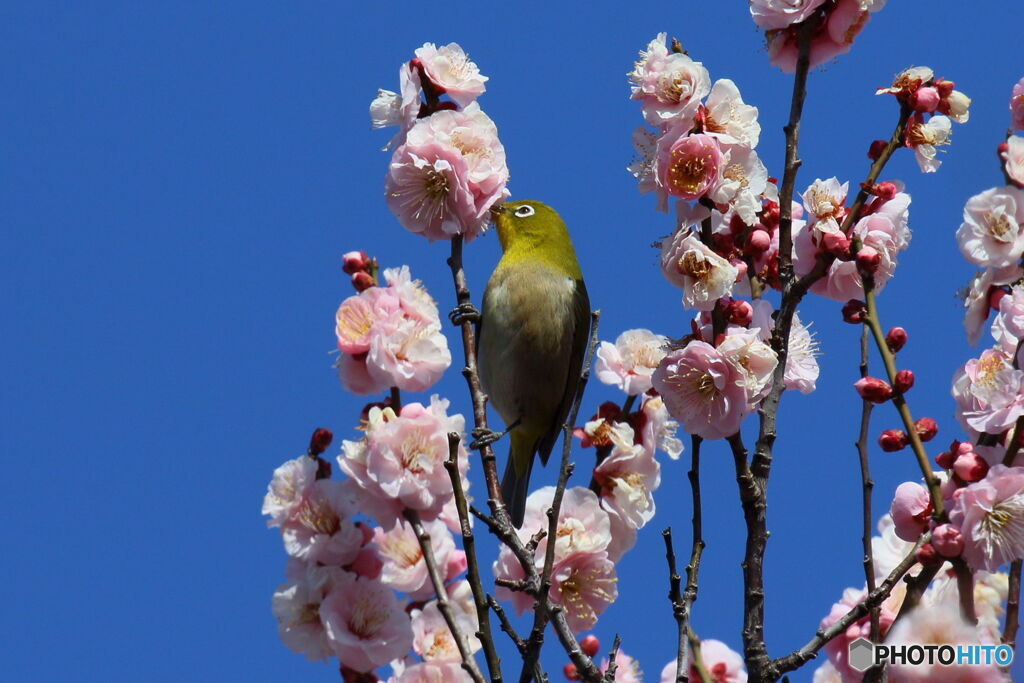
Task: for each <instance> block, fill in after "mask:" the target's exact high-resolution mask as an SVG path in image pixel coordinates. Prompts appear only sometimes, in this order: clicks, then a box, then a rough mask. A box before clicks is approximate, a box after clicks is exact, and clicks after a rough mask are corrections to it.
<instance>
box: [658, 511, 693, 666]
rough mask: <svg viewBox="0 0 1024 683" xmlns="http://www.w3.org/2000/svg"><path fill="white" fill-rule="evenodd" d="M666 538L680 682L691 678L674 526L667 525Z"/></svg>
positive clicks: (664, 536)
mask: <svg viewBox="0 0 1024 683" xmlns="http://www.w3.org/2000/svg"><path fill="white" fill-rule="evenodd" d="M661 536H662V538H663V539H665V561H666V562H667V563H668V599H669V602H670V603H671V604H672V616H674V617H675V619H676V626H677V627H678V629H679V639H678V643H677V646H676V678H675V680H676V681H677V682H680V683H686V682H687V681H688V680H689V677H688V676H687V673H686V672H687V671H688V670H689V666H690V664H689V662H688V661H687V660H688V659H689V658H688V657H687V654H688V653H687V648H686V614H685V611H684V608H683V596H682V593H681V591H680V584H681V583H682V581H683V578H682V577H681V576H679V572H678V571H676V551H675V549H674V548H673V547H672V527H667V528H665V529H664V530H663V531H662V532H661Z"/></svg>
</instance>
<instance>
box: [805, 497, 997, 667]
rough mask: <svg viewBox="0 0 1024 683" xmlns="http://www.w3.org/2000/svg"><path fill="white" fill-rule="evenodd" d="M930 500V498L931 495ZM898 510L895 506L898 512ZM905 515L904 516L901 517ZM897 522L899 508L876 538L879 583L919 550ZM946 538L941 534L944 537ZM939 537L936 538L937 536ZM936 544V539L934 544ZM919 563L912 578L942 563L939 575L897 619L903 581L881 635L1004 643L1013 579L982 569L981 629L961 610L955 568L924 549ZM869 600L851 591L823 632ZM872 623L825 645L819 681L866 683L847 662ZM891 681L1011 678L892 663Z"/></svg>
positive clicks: (884, 613)
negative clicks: (926, 566) (1004, 621)
mask: <svg viewBox="0 0 1024 683" xmlns="http://www.w3.org/2000/svg"><path fill="white" fill-rule="evenodd" d="M925 497H926V498H927V494H926V496H925ZM895 507H897V506H896V504H895V503H894V508H895ZM900 514H901V515H902V514H903V513H902V512H901V513H900ZM902 523H903V522H902V521H897V514H896V511H895V509H894V511H893V514H892V516H890V515H885V516H884V517H882V519H881V520H879V522H878V531H879V535H878V536H875V537H874V538H872V539H871V549H872V555H873V558H874V570H875V581H876V583H881V582H882V581H883V580H884V579H885V578H886V576H887V575H888V574H889V573H890V572H891V571H892V570H893V568H894V567H895V566H896V565H897V564H899V562H900V561H901V560H902V559H903V558H904V557H906V555H907V554H908V553H910V552H912V551H913V549H914V541H916V540H917V535H915V536H914V538H913V540H907V536H908V534H907V533H906V531H907V530H906V529H904V528H902V527H901V524H902ZM941 535H942V534H941V533H940V534H939V536H941ZM933 538H935V536H934V535H933ZM933 543H934V541H933ZM918 559H919V560H920V562H919V563H917V564H914V565H913V566H912V567H911V569H910V571H909V575H910V576H916V575H918V574H919V573H920V572H921V571H922V570H923V569H924V564H931V565H934V564H936V563H938V564H940V565H941V567H939V572H938V577H937V578H936V579H935V580H934V581H932V583H931V585H930V586H929V587H928V589H927V590H926V591H925V593H924V595H923V596H922V597H921V600H920V602H919V603H918V605H917V606H916V607H915V608H914V609H913V610H912V611H911V612H910V613H909V614H908V615H906V617H905V618H902V619H900V621H899V622H898V623H896V624H895V626H894V625H893V624H894V622H895V621H896V615H897V614H898V613H899V611H900V608H901V607H902V605H903V602H904V600H905V599H906V596H907V587H906V584H905V583H903V582H900V583H899V584H898V585H897V586H896V588H895V589H894V590H893V592H892V593H891V594H890V595H889V597H888V598H887V599H886V600H885V601H884V602H883V603H882V605H881V609H880V612H879V631H880V633H881V635H882V637H883V638H884V639H885V642H886V643H888V644H894V645H901V644H912V643H943V644H950V645H958V644H963V645H973V644H978V645H996V644H998V643H999V642H1000V637H1001V633H1000V623H999V622H1000V616H1001V615H1002V612H1003V607H1002V605H1003V603H1004V602H1005V601H1006V597H1007V590H1008V577H1007V574H1006V573H1004V572H989V571H985V570H979V571H976V572H975V574H974V596H973V597H974V606H975V612H976V616H977V619H978V623H977V625H971V624H969V623H968V622H967V621H965V620H964V618H963V616H962V615H961V612H960V600H959V592H958V589H957V583H956V577H955V575H954V573H953V570H952V568H951V566H950V565H949V564H948V563H947V562H946V561H945V559H944V558H943V557H942V556H937V555H936V553H935V551H934V549H930V548H929V547H928V546H925V547H923V549H922V550H920V551H919V553H918ZM866 596H867V588H866V587H865V588H862V589H859V590H858V589H856V588H848V589H846V590H845V591H843V595H842V598H841V599H840V600H839V601H838V602H836V603H835V604H834V605H833V606H832V609H831V611H830V612H829V614H828V615H827V616H826V617H825V618H824V619H822V621H821V624H820V628H822V629H826V628H828V627H830V626H832V625H833V624H835V623H836V622H837V621H839V619H841V618H842V617H843V615H845V614H846V613H847V612H848V611H849V610H850V609H851V608H853V607H855V606H856V605H857V604H858V603H860V602H862V601H863V600H864V598H865V597H866ZM869 634H870V620H869V618H868V617H864V618H862V619H860V620H859V621H857V622H855V623H854V624H853V625H852V626H850V627H849V628H847V629H846V630H845V631H843V632H842V633H840V634H839V636H838V637H836V638H834V639H832V640H831V641H829V643H828V644H826V645H825V653H826V654H827V655H828V661H826V662H825V663H824V664H823V665H822V666H821V667H819V668H818V670H817V671H815V673H814V681H815V683H840V682H842V683H853V682H855V681H860V680H861V679H862V678H863V676H864V674H863V672H858V671H856V670H854V669H853V668H852V667H851V666H850V663H849V661H848V659H847V656H848V652H849V647H850V643H852V642H853V641H855V640H857V639H858V638H868V637H869ZM887 673H888V680H890V681H894V683H911V682H915V683H916V682H923V681H936V682H938V681H950V682H951V683H952V682H953V681H967V680H969V681H992V682H993V683H995V682H1002V681H1006V680H1007V679H1006V676H1005V674H1004V673H1003V672H1002V671H1000V669H999V667H998V666H995V665H994V664H993V665H988V666H950V667H940V666H938V665H934V666H929V665H927V664H919V665H916V666H915V665H911V664H907V663H903V664H895V665H890V666H889V667H888V668H887Z"/></svg>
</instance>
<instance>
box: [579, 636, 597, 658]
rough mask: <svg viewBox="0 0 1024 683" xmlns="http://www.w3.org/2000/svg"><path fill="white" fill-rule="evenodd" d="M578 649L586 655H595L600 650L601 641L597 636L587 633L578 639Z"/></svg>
mask: <svg viewBox="0 0 1024 683" xmlns="http://www.w3.org/2000/svg"><path fill="white" fill-rule="evenodd" d="M580 649H581V650H583V654H585V655H586V656H588V657H596V656H597V653H598V652H600V650H601V641H599V640H598V639H597V636H594V635H589V636H587V637H585V638H584V639H583V640H581V641H580Z"/></svg>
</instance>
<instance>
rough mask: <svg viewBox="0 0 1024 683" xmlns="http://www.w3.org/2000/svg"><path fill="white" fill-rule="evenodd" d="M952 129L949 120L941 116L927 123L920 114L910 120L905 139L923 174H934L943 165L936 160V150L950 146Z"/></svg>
mask: <svg viewBox="0 0 1024 683" xmlns="http://www.w3.org/2000/svg"><path fill="white" fill-rule="evenodd" d="M952 128H953V126H952V124H951V123H950V121H949V119H948V118H947V117H945V116H941V115H939V116H933V117H931V118H930V119H929V120H928V122H927V123H925V122H924V121H923V120H922V119H921V115H920V114H916V115H915V116H913V117H912V118H911V119H910V122H909V123H908V124H907V130H906V135H905V136H904V139H905V140H906V146H907V147H910V148H911V149H913V150H914V157H915V158H916V159H917V165H918V167H919V168H920V169H921V172H922V173H934V172H935V171H937V170H938V169H939V166H941V165H942V162H941V161H939V160H938V159H936V158H935V157H936V154H937V153H938V150H937V149H936V148H937V147H942V146H944V145H948V144H949V138H950V135H951V134H952Z"/></svg>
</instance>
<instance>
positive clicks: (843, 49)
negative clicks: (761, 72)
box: [750, 0, 885, 73]
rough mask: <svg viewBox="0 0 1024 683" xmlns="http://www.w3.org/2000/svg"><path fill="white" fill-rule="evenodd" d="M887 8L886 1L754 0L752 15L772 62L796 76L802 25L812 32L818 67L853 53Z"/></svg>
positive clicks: (812, 60)
mask: <svg viewBox="0 0 1024 683" xmlns="http://www.w3.org/2000/svg"><path fill="white" fill-rule="evenodd" d="M884 6H885V0H750V15H751V16H752V17H753V19H754V23H755V24H757V26H758V27H759V28H761V29H763V30H764V34H765V41H766V43H767V47H768V56H769V58H770V61H771V63H772V64H773V65H774V66H777V67H779V68H780V69H782V70H783V71H784V72H786V73H793V72H794V71H795V70H796V61H797V57H798V55H799V52H800V50H799V32H800V29H801V25H803V27H804V28H805V29H806V30H809V31H811V35H810V46H809V47H810V50H809V57H810V66H812V67H814V66H817V65H819V64H823V63H824V62H827V61H828V60H830V59H833V58H834V57H837V56H838V55H842V54H846V53H847V52H849V51H850V47H851V46H853V41H854V39H855V38H856V37H857V34H858V33H860V31H861V29H862V28H864V25H865V24H866V23H867V22H868V19H869V18H870V16H871V14H872V13H874V12H877V11H878V10H880V9H882V7H884Z"/></svg>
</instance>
